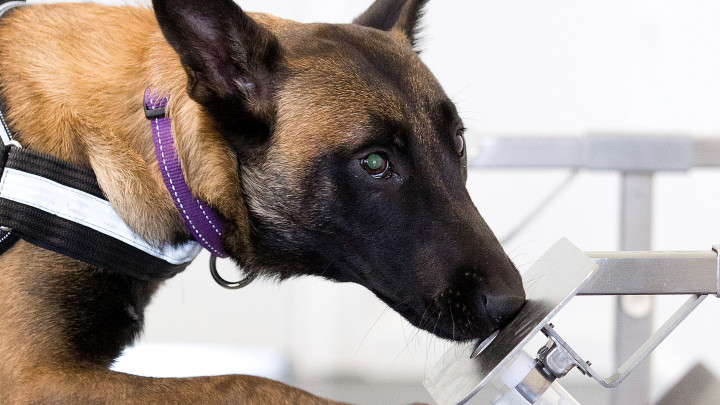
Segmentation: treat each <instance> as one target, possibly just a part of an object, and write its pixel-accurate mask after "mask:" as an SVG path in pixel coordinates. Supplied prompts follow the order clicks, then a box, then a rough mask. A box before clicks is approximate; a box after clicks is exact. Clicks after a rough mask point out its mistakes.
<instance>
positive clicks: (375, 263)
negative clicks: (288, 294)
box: [154, 0, 525, 340]
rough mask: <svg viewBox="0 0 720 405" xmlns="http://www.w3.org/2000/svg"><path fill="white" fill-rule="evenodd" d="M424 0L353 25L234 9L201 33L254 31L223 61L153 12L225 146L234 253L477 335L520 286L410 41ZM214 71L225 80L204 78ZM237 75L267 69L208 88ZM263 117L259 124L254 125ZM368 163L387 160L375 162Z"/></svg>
mask: <svg viewBox="0 0 720 405" xmlns="http://www.w3.org/2000/svg"><path fill="white" fill-rule="evenodd" d="M215 2H218V3H223V7H230V6H229V5H228V4H226V3H228V2H229V0H214V1H213V2H212V3H215ZM159 3H183V4H184V3H190V4H195V6H197V7H200V6H199V4H200V2H199V1H188V2H181V1H179V0H177V1H175V0H173V1H167V2H166V1H163V0H155V2H154V4H156V7H157V6H158V5H160V6H162V4H159ZM424 3H425V1H416V0H378V1H376V2H375V4H373V6H371V7H370V9H369V10H368V11H367V12H366V13H365V14H363V15H362V16H361V17H359V18H358V19H357V20H356V22H357V23H358V24H355V25H323V24H316V25H312V26H303V27H300V26H299V25H298V26H286V27H283V29H282V30H278V31H277V32H275V33H274V34H272V33H270V31H269V30H268V29H266V28H262V27H260V26H259V25H257V24H255V25H253V24H247V21H246V20H250V21H252V20H251V19H250V18H249V17H248V16H247V15H245V14H244V13H242V11H241V10H239V8H237V10H236V11H234V12H230V13H225V14H227V15H229V16H230V17H229V20H228V21H226V22H224V23H223V24H219V23H218V24H214V25H213V24H211V25H210V26H209V28H208V27H205V29H203V30H200V31H201V32H200V33H198V38H200V37H201V35H200V34H202V33H203V32H206V31H207V30H208V29H210V32H214V31H213V29H211V28H213V27H215V28H216V27H225V26H232V25H233V24H234V25H236V26H237V27H245V28H247V29H250V30H251V31H253V32H252V33H251V35H249V36H247V37H248V38H259V43H260V44H265V45H264V47H260V48H259V49H258V48H257V46H256V45H252V44H250V45H243V44H241V46H240V48H239V49H245V50H247V51H243V52H244V53H243V52H239V53H240V54H241V55H240V56H233V57H230V58H226V60H231V61H232V62H223V63H225V64H226V63H231V64H233V67H232V69H230V68H227V67H226V66H225V65H224V64H223V63H219V62H217V61H215V62H212V63H209V62H207V61H206V59H208V58H212V57H213V55H214V54H204V53H203V51H202V49H203V47H202V46H198V44H197V43H195V42H194V41H195V40H192V41H191V42H189V43H188V42H187V41H186V40H185V39H178V38H176V37H173V34H172V33H173V32H174V31H176V30H177V28H172V27H165V26H164V25H172V24H173V23H172V21H173V20H172V19H169V18H168V17H167V16H166V17H161V16H160V15H159V16H158V19H159V21H160V23H161V27H163V32H166V37H167V38H168V40H169V41H170V42H171V44H173V46H174V47H175V49H176V50H178V53H179V54H180V57H181V60H182V61H183V63H184V64H185V65H186V68H187V69H189V83H190V86H189V91H190V94H191V96H193V97H194V98H195V99H196V100H197V101H198V102H200V103H201V104H202V105H203V106H205V108H206V109H207V110H208V112H209V113H210V114H211V116H212V117H213V118H214V119H215V121H216V122H217V125H218V128H220V130H221V132H222V133H223V134H224V135H225V137H226V138H227V140H228V142H229V143H230V144H231V145H232V146H233V148H234V150H235V151H236V153H237V155H238V163H239V167H240V168H241V173H240V175H241V182H242V185H243V189H244V192H245V203H246V204H247V207H248V211H249V215H250V222H251V228H252V234H251V242H252V249H251V251H252V252H253V254H252V255H250V256H248V257H242V258H240V257H238V258H236V259H237V260H238V261H239V262H242V263H243V264H244V268H245V270H246V271H251V272H258V273H262V274H266V275H273V276H276V277H279V278H281V279H284V278H288V277H292V276H296V275H301V274H309V275H318V276H322V277H325V278H328V279H331V280H336V281H340V282H355V283H358V284H361V285H363V286H365V287H367V288H368V289H369V290H370V291H372V292H373V293H374V294H375V295H377V296H378V297H379V298H380V299H382V300H383V301H385V302H386V303H387V304H388V305H389V306H391V307H392V308H393V309H394V310H396V311H397V312H399V313H400V314H401V315H403V316H404V317H405V318H406V319H408V320H409V321H410V322H411V323H413V324H414V325H416V326H418V327H420V328H423V329H425V330H428V331H430V332H432V333H434V334H435V335H437V336H440V337H444V338H449V339H455V340H465V339H473V338H481V337H485V336H487V335H489V334H490V333H491V332H492V331H493V330H495V329H497V328H498V327H500V326H502V325H503V324H505V323H506V322H508V321H509V320H510V318H511V317H512V316H513V315H514V314H515V313H517V311H519V309H520V307H521V306H522V305H523V303H524V299H525V295H524V290H523V288H522V283H521V279H520V275H519V274H518V272H517V270H516V269H515V267H514V265H513V264H512V263H511V262H510V260H509V259H508V257H507V255H506V254H505V252H504V251H503V249H502V247H501V246H500V244H499V242H498V241H497V239H496V238H495V236H494V235H493V233H492V231H491V230H490V229H489V228H488V226H487V224H486V223H485V222H484V221H483V219H482V218H481V217H480V215H479V213H478V212H477V210H476V208H475V206H474V205H473V203H472V201H471V199H470V196H469V194H468V192H467V190H466V189H465V179H466V176H467V168H466V159H467V156H466V152H465V151H464V148H462V147H461V146H462V145H463V144H464V139H463V138H462V131H463V126H462V122H461V120H460V118H459V117H458V115H457V112H456V110H455V106H454V105H453V103H452V102H451V101H450V100H449V99H448V98H447V96H446V95H445V94H444V92H443V91H442V88H441V87H440V86H439V84H438V83H437V81H436V80H435V78H434V77H433V76H432V74H431V73H430V72H429V71H428V69H427V68H426V67H425V66H424V65H423V64H422V62H421V61H420V59H419V58H418V56H417V54H416V53H415V51H414V50H413V49H412V46H411V44H412V42H413V34H414V31H415V26H416V23H417V20H418V18H419V14H420V10H421V6H422V5H423V4H424ZM203 4H206V3H203ZM165 6H167V5H166V4H165ZM195 6H194V7H195ZM204 7H210V6H204ZM167 9H168V8H167V7H164V8H162V9H161V10H166V11H160V13H161V14H162V13H166V12H167ZM181 9H182V10H189V11H188V13H190V17H188V16H184V17H183V18H184V19H185V21H197V19H196V18H194V17H192V13H193V12H194V11H193V10H194V8H193V7H190V8H188V7H185V8H183V7H181ZM156 13H158V11H157V9H156ZM238 13H240V14H238ZM201 14H202V15H203V16H205V15H207V13H205V14H203V13H201ZM193 26H194V25H193V24H186V25H185V26H184V28H185V29H193ZM248 27H250V28H248ZM293 27H294V28H293ZM299 27H300V28H299ZM255 30H260V34H258V33H257V32H254V31H255ZM220 31H223V30H220ZM226 31H227V30H225V31H223V32H226ZM236 31H237V32H241V31H242V29H239V28H238V29H237V30H235V31H232V32H233V33H234V32H236ZM388 31H390V32H388ZM168 33H170V34H168ZM398 33H400V35H401V36H402V35H404V36H405V38H406V39H407V41H401V40H399V39H398V38H399V37H398V35H397V34H398ZM258 35H259V37H258ZM275 35H277V37H276V36H275ZM230 36H231V37H232V38H234V39H235V40H236V41H240V42H242V41H243V37H242V36H234V34H232V35H230ZM186 37H187V38H193V35H186ZM174 41H175V43H173V42H174ZM219 43H220V44H221V43H222V42H219ZM231 43H232V41H231ZM213 46H214V47H217V46H218V43H213ZM209 48H210V49H213V47H209ZM231 48H232V47H230V48H228V49H225V50H223V51H222V52H215V54H219V55H226V54H232V53H233V50H232V49H231ZM251 49H255V50H254V51H252V54H258V55H266V56H267V55H275V56H274V57H270V58H269V59H268V58H267V57H260V58H259V59H257V58H256V59H257V60H261V61H263V62H262V63H260V65H259V67H258V66H256V65H254V64H249V63H246V62H243V60H248V59H247V57H245V59H243V57H241V56H242V55H245V56H247V55H250V54H251V52H250V50H251ZM264 51H268V52H270V53H266V52H264ZM196 53H200V56H198V55H195V54H196ZM184 54H185V55H186V56H183V55H184ZM251 59H252V58H251ZM198 60H199V61H201V62H200V63H199V64H198V63H197V61H198ZM253 60H255V59H253ZM238 61H240V62H238ZM193 64H195V65H193ZM238 64H239V66H240V67H237V66H235V65H238ZM253 66H254V67H253ZM208 69H210V70H212V71H213V72H215V73H217V74H213V75H210V74H208V73H207V70H208ZM213 69H214V70H213ZM256 72H260V73H256ZM199 73H203V74H199ZM227 75H229V76H228V77H226V76H227ZM217 77H220V78H224V79H222V80H215V79H213V80H209V79H208V78H217ZM246 77H252V78H258V77H259V78H265V79H267V80H265V79H262V80H260V82H261V86H263V88H264V89H271V91H270V93H268V94H266V93H265V92H255V93H252V94H254V95H251V96H248V93H247V92H243V91H239V92H236V93H235V94H233V93H232V92H225V93H223V91H224V90H222V89H221V90H222V91H221V90H217V89H218V88H223V87H222V86H224V85H225V84H227V83H234V82H236V81H237V80H240V82H243V80H244V79H245V78H246ZM263 80H265V81H263ZM206 82H207V83H206ZM265 82H266V83H265ZM193 83H195V84H194V85H193ZM218 83H220V84H218ZM262 83H265V84H262ZM193 86H195V87H197V86H201V87H202V88H204V89H208V90H207V92H209V94H210V96H209V98H208V99H205V98H203V97H200V96H197V95H194V94H193V88H195V87H193ZM203 91H205V90H203ZM203 94H205V93H203ZM218 100H220V101H218ZM258 106H262V108H260V107H258ZM267 111H271V112H272V113H267ZM264 130H266V131H267V134H266V136H265V137H264V138H263V137H262V136H260V137H258V136H257V135H253V134H255V133H257V132H260V133H262V132H263V131H264ZM248 137H249V138H253V139H255V141H254V142H248V141H247V138H248ZM257 139H260V140H259V141H258V140H257ZM249 145H251V146H249ZM371 156H373V162H374V163H373V165H372V167H370V166H369V165H368V161H369V160H370V157H371ZM377 156H379V157H380V159H378V158H377ZM378 162H381V163H382V162H384V163H387V169H388V170H386V171H383V173H377V172H375V169H377V168H376V167H375V166H377V163H378Z"/></svg>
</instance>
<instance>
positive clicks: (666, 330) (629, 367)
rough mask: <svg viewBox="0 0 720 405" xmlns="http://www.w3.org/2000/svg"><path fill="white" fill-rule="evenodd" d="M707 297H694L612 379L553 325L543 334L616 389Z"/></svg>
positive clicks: (600, 381) (587, 372)
mask: <svg viewBox="0 0 720 405" xmlns="http://www.w3.org/2000/svg"><path fill="white" fill-rule="evenodd" d="M706 297H707V295H693V296H691V297H690V298H689V299H688V300H687V301H685V303H684V304H683V305H682V306H681V307H680V308H679V309H678V310H677V311H676V312H675V313H674V314H673V315H672V316H671V317H670V318H669V319H668V320H667V321H665V323H664V324H663V325H662V326H661V327H660V328H659V329H658V330H657V331H656V332H655V333H654V334H653V335H652V336H651V337H650V338H649V339H648V340H647V341H645V343H643V345H642V346H640V348H638V349H637V351H636V352H635V353H634V354H633V355H632V356H630V358H628V359H627V360H626V361H625V362H624V363H623V364H622V365H621V366H620V367H619V368H618V369H617V371H616V372H615V373H613V374H612V375H611V376H610V377H606V378H605V377H602V376H601V375H600V374H598V373H597V371H595V370H593V368H592V367H591V366H590V364H591V363H589V362H586V361H585V360H583V358H582V357H580V355H579V354H577V352H575V350H573V349H572V347H570V345H568V344H567V342H565V340H564V339H563V338H562V337H560V335H558V333H557V332H556V331H555V329H553V328H552V325H547V326H545V327H544V328H543V329H542V332H543V333H544V334H545V336H547V337H548V338H550V339H552V340H553V341H555V342H556V343H557V344H558V345H559V346H561V347H562V348H563V349H565V351H567V353H569V354H570V356H572V358H573V359H574V361H575V366H577V368H578V369H579V370H580V371H581V372H582V373H583V374H586V375H589V376H590V377H592V378H594V379H595V380H596V381H597V382H599V383H600V384H601V385H602V386H603V387H606V388H614V387H617V386H618V385H619V384H620V383H621V382H622V381H623V380H624V379H625V377H627V376H628V375H629V374H630V373H631V372H632V371H633V370H634V369H635V367H637V366H638V365H639V364H640V363H642V361H643V360H645V358H646V357H647V356H648V355H650V353H651V352H652V351H653V350H655V348H656V347H658V345H659V344H660V343H662V341H663V340H665V338H666V337H668V335H669V334H670V333H671V332H672V331H673V330H675V328H676V327H677V326H678V325H680V323H681V322H682V321H683V320H684V319H685V318H687V316H688V315H690V313H691V312H692V311H693V310H694V309H695V308H697V306H698V305H700V303H701V302H702V301H703V300H704V299H705V298H706Z"/></svg>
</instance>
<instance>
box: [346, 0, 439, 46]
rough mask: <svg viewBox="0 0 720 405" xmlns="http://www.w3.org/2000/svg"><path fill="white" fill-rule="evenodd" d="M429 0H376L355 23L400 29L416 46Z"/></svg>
mask: <svg viewBox="0 0 720 405" xmlns="http://www.w3.org/2000/svg"><path fill="white" fill-rule="evenodd" d="M425 3H427V0H375V3H373V4H372V5H371V6H370V8H368V9H367V10H366V11H365V12H364V13H363V14H362V15H361V16H360V17H358V18H356V19H355V21H353V23H355V24H359V25H364V26H366V27H372V28H377V29H380V30H383V31H390V30H399V31H400V32H402V33H403V34H405V36H407V38H408V39H409V40H410V43H411V44H412V45H413V46H415V40H416V34H417V29H418V22H419V21H420V18H421V17H422V9H423V6H424V5H425Z"/></svg>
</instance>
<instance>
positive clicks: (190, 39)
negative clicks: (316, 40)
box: [152, 0, 280, 118]
mask: <svg viewBox="0 0 720 405" xmlns="http://www.w3.org/2000/svg"><path fill="white" fill-rule="evenodd" d="M152 3H153V9H154V10H155V16H156V18H157V20H158V22H159V24H160V28H161V29H162V32H163V35H165V38H166V39H167V41H168V42H169V43H170V45H171V46H172V47H173V49H175V52H177V53H178V55H179V56H180V61H181V62H182V65H183V67H184V68H185V70H186V72H187V74H188V94H189V95H190V97H191V98H192V99H193V100H195V101H197V102H198V103H200V104H202V105H203V106H204V107H205V108H206V109H207V110H208V112H210V113H211V114H212V115H215V116H216V117H217V116H218V115H219V116H220V117H219V118H223V117H222V116H223V115H226V114H223V112H224V111H223V110H224V109H227V108H228V107H229V105H228V104H230V105H232V106H233V107H235V108H236V107H237V104H238V101H240V104H242V105H243V106H244V107H245V108H248V109H250V111H247V112H248V113H250V114H252V115H255V116H256V117H257V116H258V115H263V111H252V110H253V109H255V110H258V109H261V108H262V106H263V105H265V104H266V101H267V100H268V99H269V98H270V92H271V85H272V74H273V71H274V67H275V66H276V64H277V63H278V59H279V57H280V45H279V42H278V40H277V38H276V37H275V35H273V34H272V33H271V32H270V31H269V30H267V29H266V28H264V27H262V26H260V25H259V24H258V23H257V22H255V21H254V20H253V19H252V18H250V17H249V16H248V15H247V14H245V12H243V10H241V9H240V7H239V6H238V5H237V4H235V3H234V2H233V1H232V0H185V1H183V0H153V2H152ZM257 118H264V117H257Z"/></svg>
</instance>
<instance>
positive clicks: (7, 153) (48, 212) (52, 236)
mask: <svg viewBox="0 0 720 405" xmlns="http://www.w3.org/2000/svg"><path fill="white" fill-rule="evenodd" d="M0 167H2V177H0V224H2V225H4V226H7V227H10V228H12V229H13V231H12V235H15V236H16V237H19V238H21V239H24V240H26V241H28V242H30V243H32V244H34V245H37V246H40V247H42V248H44V249H48V250H51V251H54V252H57V253H60V254H63V255H66V256H69V257H72V258H74V259H77V260H81V261H83V262H85V263H88V264H90V265H93V266H97V267H100V268H103V269H106V270H109V271H112V272H115V273H119V274H124V275H128V276H133V277H137V278H141V279H166V278H170V277H172V276H174V275H176V274H177V273H179V272H181V271H182V270H184V269H185V267H187V265H188V264H189V263H190V262H191V261H192V260H193V259H194V258H195V256H197V254H198V253H199V251H200V246H198V245H197V244H196V243H194V242H188V243H185V244H182V245H179V246H170V245H163V246H153V245H151V244H149V243H148V242H146V241H145V240H143V239H142V238H141V237H140V236H138V235H137V234H135V233H134V232H133V231H132V230H131V229H130V228H129V227H128V226H127V225H126V224H125V222H124V221H123V220H122V218H120V216H119V215H118V214H117V213H116V212H115V210H114V209H113V208H112V206H111V205H110V203H109V202H108V201H107V200H106V199H105V197H104V194H103V192H102V190H101V189H100V187H99V186H98V184H97V179H96V178H95V174H94V173H93V171H92V170H90V169H89V168H87V167H82V166H77V165H73V164H69V163H67V162H63V161H60V160H58V159H55V158H54V157H52V156H48V155H44V154H42V153H38V152H35V151H31V150H26V149H20V148H17V147H15V146H6V147H4V148H3V150H2V153H0ZM0 239H2V236H0ZM1 245H2V242H0V246H1Z"/></svg>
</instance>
